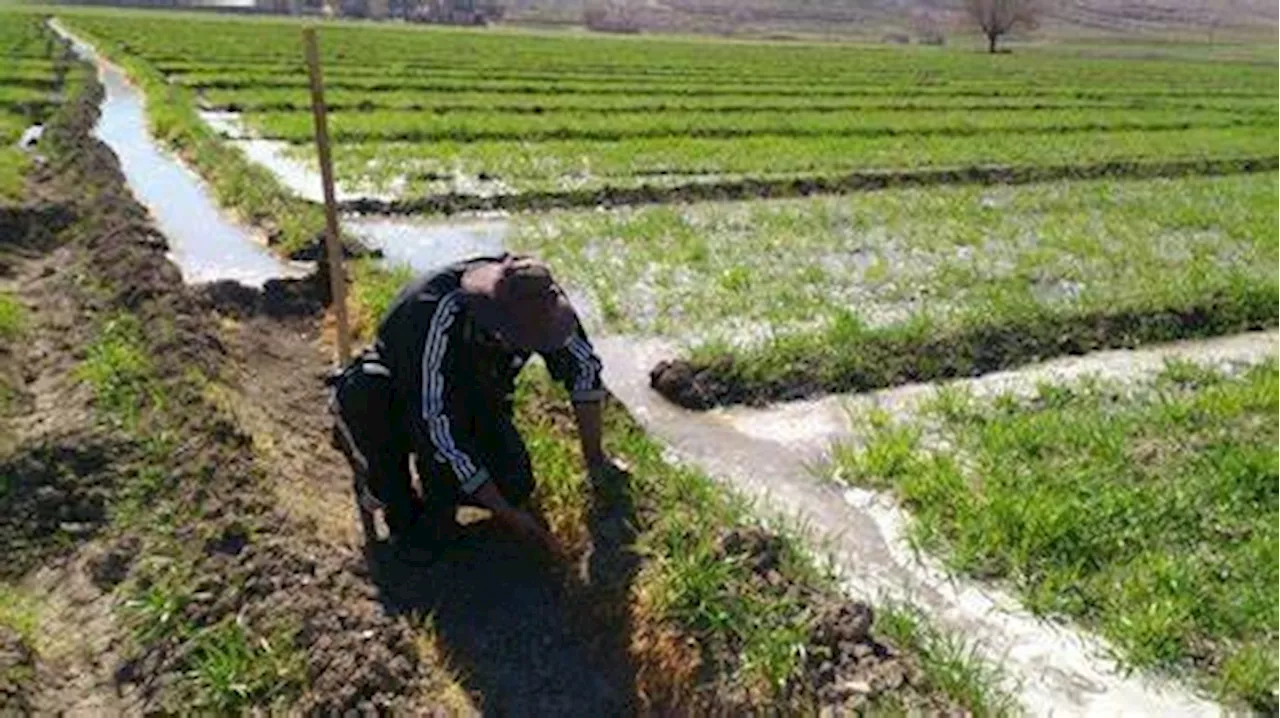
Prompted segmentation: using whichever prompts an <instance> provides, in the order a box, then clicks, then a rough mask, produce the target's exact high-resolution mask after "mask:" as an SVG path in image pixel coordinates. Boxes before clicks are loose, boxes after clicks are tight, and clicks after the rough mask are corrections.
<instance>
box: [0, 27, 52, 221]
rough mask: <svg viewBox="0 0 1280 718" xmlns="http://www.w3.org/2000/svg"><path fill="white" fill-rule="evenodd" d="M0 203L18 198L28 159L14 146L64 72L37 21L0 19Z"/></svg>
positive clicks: (47, 105)
mask: <svg viewBox="0 0 1280 718" xmlns="http://www.w3.org/2000/svg"><path fill="white" fill-rule="evenodd" d="M0 19H2V20H3V23H2V24H0V57H3V58H4V64H0V201H12V200H17V199H19V198H21V197H22V194H23V189H24V187H25V184H26V183H25V180H24V177H25V176H26V173H27V171H28V170H29V169H30V168H31V156H30V155H29V154H28V153H27V152H26V151H25V150H23V149H21V148H19V147H17V146H16V143H17V141H18V139H19V138H20V137H21V136H22V133H23V131H25V130H26V129H27V128H28V127H30V126H31V125H33V124H36V123H38V122H40V121H42V120H43V119H44V118H45V117H46V116H47V115H48V114H49V112H50V111H51V110H52V109H53V106H54V105H53V103H54V100H55V98H56V93H57V91H58V89H59V88H60V87H61V85H62V82H63V75H64V72H65V69H64V68H63V66H62V64H61V60H60V58H59V57H55V55H58V53H59V52H60V48H59V47H58V45H57V44H56V43H55V42H53V41H52V40H51V39H50V37H49V36H48V35H47V34H46V33H45V31H44V29H43V27H42V26H41V24H40V21H39V19H38V18H35V17H30V16H26V15H14V16H11V15H3V16H0Z"/></svg>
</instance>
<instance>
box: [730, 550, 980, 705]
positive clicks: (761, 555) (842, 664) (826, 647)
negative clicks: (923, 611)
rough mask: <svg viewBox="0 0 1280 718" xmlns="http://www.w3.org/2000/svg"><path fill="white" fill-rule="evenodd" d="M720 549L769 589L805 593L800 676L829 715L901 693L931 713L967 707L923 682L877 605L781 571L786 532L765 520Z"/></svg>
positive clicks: (803, 685)
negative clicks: (943, 698)
mask: <svg viewBox="0 0 1280 718" xmlns="http://www.w3.org/2000/svg"><path fill="white" fill-rule="evenodd" d="M719 550H720V551H721V552H722V553H723V554H724V556H725V558H726V560H729V559H732V560H736V561H741V562H743V563H744V565H746V566H748V567H749V568H750V569H751V573H752V577H751V580H752V582H753V583H754V584H755V588H756V590H758V591H760V592H761V593H762V594H765V595H776V596H779V597H781V596H786V595H792V596H796V595H797V594H800V597H802V598H803V603H804V604H805V605H806V606H808V607H809V608H810V609H812V610H813V611H814V616H813V618H811V619H810V621H809V639H808V641H807V642H806V645H807V646H808V654H807V656H806V659H805V661H804V663H803V665H802V666H801V671H802V675H801V676H800V677H799V678H797V679H796V681H795V684H796V685H797V686H798V689H797V690H799V691H803V692H806V693H807V694H808V695H807V701H806V702H811V703H814V704H816V707H817V708H818V709H819V712H820V713H821V714H822V715H848V714H854V713H859V712H862V711H865V710H867V709H869V708H872V707H873V702H874V701H875V700H876V699H877V697H879V696H881V695H884V694H895V697H896V698H898V699H899V700H900V702H901V704H902V705H906V706H917V707H926V706H927V713H928V714H929V715H964V714H965V713H964V711H962V710H959V709H956V708H954V707H952V706H948V705H946V704H945V703H943V702H940V698H939V697H938V696H937V695H936V690H935V689H934V688H932V687H930V686H927V685H925V684H924V683H923V674H922V673H921V671H920V668H919V666H918V665H917V664H916V663H915V661H914V659H913V658H912V657H911V656H908V655H905V654H902V653H900V652H899V651H898V650H897V649H895V648H894V647H892V646H891V645H889V644H886V643H884V642H881V641H880V640H878V639H877V638H876V636H875V634H874V632H873V629H874V624H875V612H874V610H873V609H872V608H871V606H870V605H868V604H866V603H862V602H860V601H853V600H850V599H848V598H846V597H844V596H842V595H840V594H838V593H835V592H818V591H814V590H813V589H807V588H802V587H800V586H796V585H792V584H790V583H788V582H787V581H786V579H785V578H784V577H783V575H782V574H781V573H780V572H779V566H780V564H781V561H782V555H783V552H784V551H785V550H786V546H785V543H784V541H783V539H782V538H781V537H779V536H777V535H776V534H771V533H768V532H766V531H764V530H762V529H758V528H748V529H736V530H734V531H730V532H729V533H727V534H725V535H724V536H723V537H722V538H721V539H720V542H719Z"/></svg>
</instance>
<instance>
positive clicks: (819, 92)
mask: <svg viewBox="0 0 1280 718" xmlns="http://www.w3.org/2000/svg"><path fill="white" fill-rule="evenodd" d="M173 79H174V81H175V82H177V83H180V84H183V85H187V86H189V87H194V88H200V89H237V88H248V89H260V88H276V89H288V88H297V89H302V88H306V87H308V83H309V81H308V80H307V77H306V75H304V74H296V75H292V76H285V75H250V74H245V73H236V72H219V71H211V72H206V73H192V74H187V75H178V76H174V78H173ZM325 87H326V88H334V89H342V90H364V91H367V92H374V91H384V90H386V91H416V92H432V93H434V92H505V93H519V94H543V95H556V94H586V95H631V96H642V95H677V96H703V97H705V96H709V95H754V96H775V97H787V96H802V97H815V96H821V97H851V96H894V97H901V96H917V95H932V96H937V95H942V96H956V97H1026V96H1044V97H1074V98H1078V99H1115V98H1117V97H1184V98H1193V97H1194V98H1206V99H1215V100H1216V99H1230V98H1242V99H1255V100H1261V99H1265V98H1267V97H1274V93H1271V92H1270V91H1269V90H1267V89H1266V88H1240V87H1233V86H1230V85H1228V86H1216V87H1188V86H1185V85H1173V86H1169V85H1140V86H1109V87H1097V86H1092V85H1020V84H1016V83H1010V82H999V81H990V80H988V81H972V82H964V83H958V82H957V83H948V84H914V83H902V84H887V83H869V84H858V85H852V84H851V85H829V86H828V85H823V86H812V85H809V84H807V83H802V82H798V81H792V82H785V83H778V84H772V85H767V84H761V83H753V82H746V83H740V84H736V85H735V84H732V83H729V82H701V83H672V82H668V81H662V82H657V81H655V82H631V83H601V82H581V81H578V82H573V81H559V80H520V79H502V78H490V77H476V78H468V79H461V78H449V77H441V78H431V77H418V78H414V77H394V76H390V77H388V76H368V75H356V76H334V75H326V76H325Z"/></svg>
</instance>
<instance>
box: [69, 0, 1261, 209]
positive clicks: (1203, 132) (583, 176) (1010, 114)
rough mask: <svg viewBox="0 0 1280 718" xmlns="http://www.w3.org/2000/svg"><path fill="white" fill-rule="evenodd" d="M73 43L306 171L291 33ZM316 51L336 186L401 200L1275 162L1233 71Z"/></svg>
mask: <svg viewBox="0 0 1280 718" xmlns="http://www.w3.org/2000/svg"><path fill="white" fill-rule="evenodd" d="M74 23H75V25H76V27H77V28H79V29H81V30H82V31H84V32H87V33H88V34H90V35H91V36H93V37H94V38H97V39H99V40H101V41H105V42H106V43H108V45H110V46H112V47H114V48H116V49H118V50H126V51H127V52H128V53H129V54H130V55H131V56H132V57H133V58H135V59H136V60H138V61H141V62H144V63H146V64H147V65H148V66H149V67H150V68H151V69H152V70H154V71H155V72H157V73H159V74H161V75H163V76H164V77H166V78H167V79H168V81H169V82H172V83H174V84H175V85H176V86H177V87H179V88H185V89H187V90H189V91H190V92H191V93H193V96H194V100H195V101H197V102H199V103H200V104H201V105H202V106H204V107H206V108H209V109H232V110H237V111H240V112H242V113H244V115H243V117H244V120H245V122H246V124H247V125H248V127H249V128H250V129H251V130H253V131H254V132H256V133H257V134H258V135H260V136H261V137H264V138H269V139H277V140H282V141H285V142H288V143H289V144H290V145H292V147H293V151H294V153H296V154H297V155H298V156H300V157H304V158H310V157H311V155H312V152H313V150H312V147H311V145H310V144H309V143H310V139H311V117H310V113H309V111H308V108H309V99H308V95H307V76H306V72H305V69H304V67H303V65H302V62H301V53H300V47H299V45H298V44H297V43H295V42H294V38H293V37H291V36H290V35H291V33H293V32H294V31H295V28H294V27H293V26H288V25H281V24H279V23H274V22H245V21H235V20H231V21H226V20H222V21H202V22H199V23H192V22H187V21H184V20H181V19H177V18H172V17H164V16H152V17H147V16H125V17H107V16H86V17H77V18H76V19H75V20H74ZM211 23H212V24H211ZM214 26H216V30H211V29H210V28H212V27H214ZM321 39H322V50H323V54H324V58H325V63H326V64H325V78H326V88H327V92H328V100H329V102H330V104H331V110H332V111H333V114H332V117H331V127H332V134H333V137H334V139H335V141H336V147H335V150H334V155H335V161H336V163H337V171H338V176H339V179H340V180H345V181H346V182H347V183H348V184H350V185H351V186H360V187H369V188H372V189H376V190H379V191H382V192H386V191H388V190H389V188H393V187H394V188H398V189H397V190H396V191H397V192H398V193H399V194H400V196H401V197H402V198H403V199H422V198H430V197H433V196H439V195H449V194H452V193H457V192H462V193H466V192H467V191H469V190H468V187H473V186H475V185H476V184H477V182H476V181H475V180H477V179H478V180H481V181H482V182H481V183H480V184H481V185H482V186H484V188H485V191H486V192H490V193H491V192H494V191H496V192H499V193H504V194H518V193H523V192H538V193H551V194H553V195H554V194H557V193H561V194H572V193H575V192H576V193H579V194H578V195H573V196H572V197H571V198H568V199H565V200H563V201H561V204H580V203H589V202H590V199H589V198H584V197H582V196H581V194H580V193H581V192H583V191H584V190H585V191H595V190H609V189H611V188H636V187H657V188H664V189H666V190H668V191H671V190H674V191H676V192H677V194H676V196H678V190H679V188H680V187H682V186H686V185H691V184H700V185H706V184H715V183H717V182H725V181H739V180H742V179H755V178H771V179H777V178H805V177H819V178H832V177H839V176H841V175H843V174H847V173H851V172H867V171H873V170H881V171H884V170H890V171H903V170H905V171H908V172H910V171H915V170H922V169H931V168H932V169H936V168H973V167H990V166H993V165H995V166H1011V167H1035V166H1041V165H1054V166H1067V167H1070V166H1072V165H1096V164H1098V163H1110V164H1113V165H1116V167H1117V168H1116V169H1115V172H1119V173H1123V172H1124V168H1125V166H1126V165H1127V164H1130V163H1140V162H1150V161H1170V160H1179V161H1204V160H1213V161H1228V162H1229V161H1238V160H1244V159H1249V158H1252V159H1259V158H1261V159H1263V160H1266V161H1270V162H1272V163H1274V158H1275V155H1276V151H1275V148H1276V145H1277V141H1278V140H1280V136H1278V135H1277V131H1276V127H1277V103H1276V96H1275V94H1274V93H1273V91H1272V88H1273V87H1274V86H1275V83H1276V80H1277V73H1276V70H1275V68H1273V67H1266V66H1259V65H1256V64H1251V63H1245V62H1237V63H1233V62H1208V61H1201V62H1196V61H1189V60H1185V59H1169V60H1147V59H1097V58H1089V57H1072V56H1070V55H1064V54H1062V53H1051V52H1033V53H1029V54H1027V55H1026V56H1025V57H1018V58H1016V59H1011V58H1007V57H988V56H984V55H981V54H978V53H971V52H957V51H946V50H938V49H935V48H917V49H909V50H902V49H896V48H895V49H889V48H880V47H871V46H840V45H816V44H777V43H775V44H748V43H717V42H710V43H708V42H696V41H691V40H678V39H659V38H644V39H633V38H623V39H617V38H598V37H595V38H581V37H578V38H573V37H555V36H550V35H545V36H544V35H534V34H523V35H520V34H512V33H497V34H494V33H487V34H486V33H475V32H465V31H449V30H436V31H422V30H416V29H415V30H404V29H390V28H381V27H352V26H348V27H342V28H341V29H338V28H325V29H323V30H322V32H321Z"/></svg>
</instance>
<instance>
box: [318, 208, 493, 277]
mask: <svg viewBox="0 0 1280 718" xmlns="http://www.w3.org/2000/svg"><path fill="white" fill-rule="evenodd" d="M343 227H344V228H345V229H346V230H347V231H349V232H351V233H352V234H354V235H355V236H356V237H358V238H359V239H360V241H361V242H362V243H364V244H365V245H367V246H369V247H373V248H377V249H380V250H382V254H383V258H384V261H385V262H386V263H387V264H389V265H393V266H394V265H408V266H409V268H410V269H412V270H413V271H414V272H415V273H420V272H426V271H430V270H432V269H434V268H437V267H441V266H444V265H446V264H451V263H453V262H458V261H461V260H464V259H469V258H471V257H478V256H483V255H493V254H501V253H502V252H503V249H504V247H505V240H506V237H507V231H508V229H509V225H508V223H507V222H506V221H504V220H474V221H469V222H450V223H447V224H446V223H433V222H424V221H414V220H411V219H404V218H396V217H361V218H356V219H344V220H343Z"/></svg>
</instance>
